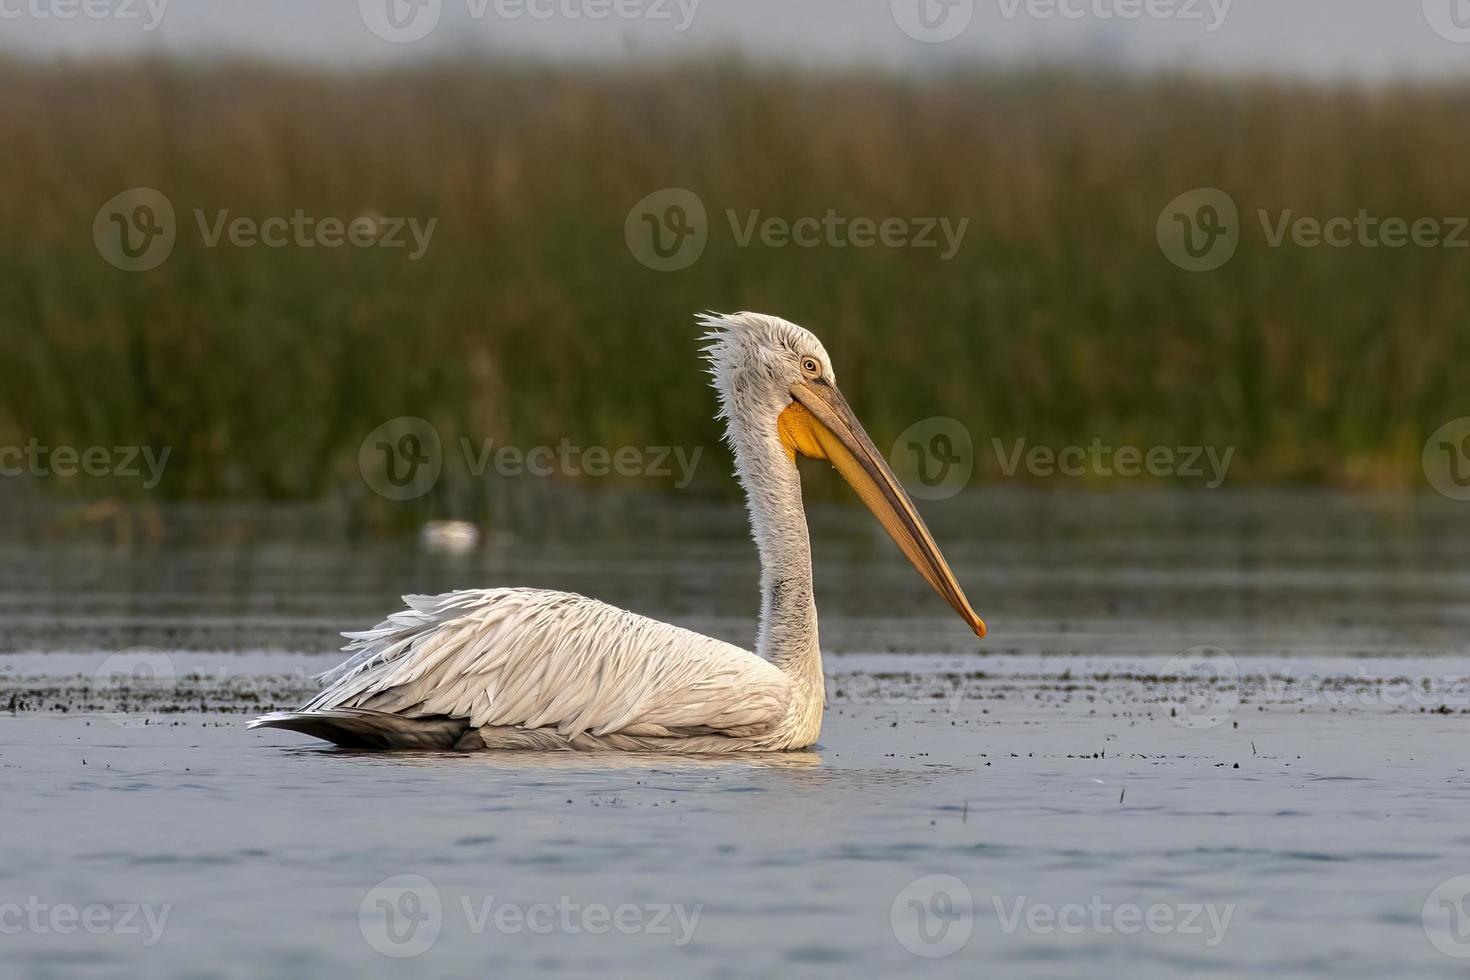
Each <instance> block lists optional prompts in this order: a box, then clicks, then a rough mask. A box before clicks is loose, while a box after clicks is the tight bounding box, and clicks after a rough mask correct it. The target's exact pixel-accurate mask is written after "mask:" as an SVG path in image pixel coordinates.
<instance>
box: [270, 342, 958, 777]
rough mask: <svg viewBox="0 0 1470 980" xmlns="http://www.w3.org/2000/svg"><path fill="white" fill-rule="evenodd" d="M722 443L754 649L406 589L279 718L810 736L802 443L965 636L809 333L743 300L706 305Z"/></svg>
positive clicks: (935, 556) (392, 742)
mask: <svg viewBox="0 0 1470 980" xmlns="http://www.w3.org/2000/svg"><path fill="white" fill-rule="evenodd" d="M703 321H704V323H705V325H706V326H708V327H710V328H711V332H710V333H709V334H707V335H706V339H707V340H709V342H710V344H709V347H708V348H707V349H706V353H707V356H708V357H709V360H710V365H711V372H710V373H711V374H712V376H713V378H714V385H715V389H716V391H717V392H718V394H719V399H720V408H721V415H722V417H723V418H724V419H725V421H726V425H727V431H726V438H727V440H728V441H729V443H730V446H731V449H732V450H733V452H734V456H735V465H736V474H737V476H738V477H739V479H740V482H741V484H742V485H743V486H744V488H745V492H746V500H747V505H748V509H749V512H750V523H751V532H752V535H753V537H754V538H755V542H756V546H757V548H758V550H759V553H760V560H761V593H762V600H761V620H760V628H759V632H758V636H757V641H756V652H755V653H751V652H750V651H747V650H742V649H740V648H739V647H736V646H733V645H731V644H729V643H725V642H723V641H720V640H716V639H712V638H710V637H707V636H702V635H700V634H698V633H694V632H691V631H690V630H686V629H681V628H680V627H677V626H672V625H669V624H667V623H661V622H658V621H656V620H652V619H649V618H647V617H644V616H639V615H637V614H635V613H631V612H627V611H624V610H622V609H617V608H615V607H613V606H609V605H606V604H604V603H601V602H598V601H597V600H595V599H589V598H586V597H584V596H580V595H573V594H570V593H565V592H553V591H547V590H541V589H485V590H471V591H463V592H452V593H449V594H447V595H441V596H412V597H408V598H407V599H406V601H407V603H408V605H409V609H408V610H406V611H404V612H399V613H395V614H394V615H392V616H390V617H389V618H388V619H387V620H386V621H385V622H383V623H381V624H380V625H379V626H378V627H376V628H375V629H372V630H368V631H365V632H362V633H349V634H346V635H347V637H348V638H349V639H350V640H351V641H352V642H351V643H350V644H349V645H348V646H347V648H346V649H347V651H348V652H349V653H351V654H353V655H352V656H351V657H350V658H349V659H348V660H347V661H345V662H344V663H342V664H341V665H340V666H338V667H336V668H335V669H333V670H331V671H329V672H328V673H326V674H324V675H323V676H322V678H321V679H322V681H323V683H324V685H325V687H324V689H323V690H322V692H321V693H320V694H318V695H317V696H316V697H315V698H314V699H313V700H312V701H310V702H309V703H308V704H306V705H305V706H304V707H303V708H302V709H301V710H300V711H293V712H282V713H278V714H272V715H266V716H265V717H263V718H259V719H256V720H255V721H254V722H252V723H251V725H252V727H255V726H266V727H275V728H288V729H292V730H296V731H301V732H305V733H307V734H311V735H315V736H317V737H319V738H324V739H327V740H328V741H332V742H335V743H337V744H339V745H346V746H353V747H361V748H456V749H512V748H532V749H581V750H591V749H621V750H638V751H664V752H691V753H725V752H753V751H785V750H791V749H799V748H803V747H806V746H809V745H811V744H812V743H814V742H815V741H816V739H817V736H818V733H819V732H820V731H821V725H822V707H823V684H822V655H821V648H820V646H819V643H818V638H817V610H816V603H815V601H814V598H813V592H812V570H811V550H810V545H809V542H808V537H807V527H806V517H805V512H804V510H803V508H802V503H801V477H800V474H799V473H798V471H797V467H796V457H797V455H806V456H813V457H816V458H824V459H830V460H831V461H832V462H833V464H834V465H835V466H836V467H837V468H838V470H839V471H840V472H842V474H843V475H844V476H845V477H847V478H848V480H849V481H850V482H852V483H853V484H854V486H855V487H856V488H857V489H858V491H859V494H860V495H861V496H862V497H863V499H864V501H865V502H866V503H867V504H868V506H869V507H870V508H872V509H873V511H874V513H875V514H876V515H877V516H878V517H879V520H880V521H881V522H882V523H883V524H884V526H885V527H886V528H887V529H888V531H889V533H890V534H891V535H893V536H894V539H895V540H896V541H898V543H899V545H900V547H902V548H903V550H904V552H905V553H906V554H907V555H908V556H909V558H910V560H911V561H913V562H914V564H915V566H916V567H918V568H919V571H920V572H921V573H923V574H924V576H925V578H926V579H928V580H929V581H930V583H931V584H933V585H934V587H935V589H936V590H938V591H939V592H940V593H941V595H944V596H945V598H946V599H947V600H948V601H949V602H950V604H951V605H952V606H953V607H954V608H955V609H956V611H958V612H960V614H961V615H962V616H964V617H965V618H966V620H967V621H968V622H969V623H970V624H971V626H972V628H974V630H975V632H976V633H977V634H979V635H984V624H983V623H982V622H981V621H980V618H979V617H978V616H976V615H975V613H974V611H973V610H971V609H970V607H969V604H968V602H967V601H966V600H965V599H964V596H963V594H962V593H961V592H960V590H959V586H958V584H957V583H955V582H954V578H953V576H952V575H951V574H950V572H949V569H948V567H947V566H946V565H945V563H944V559H943V557H942V556H940V555H939V552H938V549H937V547H935V546H934V543H933V539H932V538H930V537H929V534H928V531H927V529H925V528H924V526H923V522H922V520H920V519H919V517H918V514H917V512H915V511H914V510H913V507H912V504H910V503H909V501H908V498H907V497H906V496H905V495H904V494H903V491H902V489H901V488H900V487H899V486H898V483H897V481H896V480H895V479H894V478H893V475H892V473H891V472H889V471H888V468H887V466H886V464H884V463H883V462H882V457H881V456H879V455H878V454H877V451H876V450H875V449H873V447H872V443H871V442H870V441H869V440H868V439H867V436H866V434H864V433H863V432H862V428H861V426H860V425H858V423H857V421H856V419H855V418H853V417H852V415H851V411H850V410H849V409H848V408H847V404H846V402H845V401H844V400H843V399H842V396H841V395H840V394H838V393H837V389H836V387H835V380H834V379H833V377H832V368H831V362H830V360H829V359H828V357H827V353H826V351H825V350H824V349H823V348H822V345H821V344H820V343H819V342H818V341H817V339H816V338H815V337H814V336H812V335H811V334H810V333H809V332H808V331H806V330H804V329H802V328H801V327H798V326H797V325H795V324H793V323H789V322H787V321H785V320H781V319H779V318H776V317H769V316H762V315H759V314H752V313H740V314H734V315H732V316H715V315H709V316H706V317H705V318H703Z"/></svg>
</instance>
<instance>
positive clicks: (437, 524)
mask: <svg viewBox="0 0 1470 980" xmlns="http://www.w3.org/2000/svg"><path fill="white" fill-rule="evenodd" d="M419 544H421V545H422V546H423V548H424V550H425V551H438V552H443V553H445V554H451V555H462V554H464V553H465V552H468V551H474V550H475V548H477V547H479V545H480V529H479V528H478V527H476V526H475V525H473V524H471V523H470V522H469V521H429V522H428V523H427V524H425V525H424V526H423V527H422V528H421V529H420V530H419Z"/></svg>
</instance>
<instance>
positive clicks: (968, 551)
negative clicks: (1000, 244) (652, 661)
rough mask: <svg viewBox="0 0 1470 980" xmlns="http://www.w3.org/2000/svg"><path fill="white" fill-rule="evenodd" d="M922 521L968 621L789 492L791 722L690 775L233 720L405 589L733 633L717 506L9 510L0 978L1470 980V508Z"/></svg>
mask: <svg viewBox="0 0 1470 980" xmlns="http://www.w3.org/2000/svg"><path fill="white" fill-rule="evenodd" d="M924 511H925V513H926V515H927V516H929V517H930V522H931V526H932V527H933V530H934V532H935V536H936V538H937V539H938V540H939V541H940V543H941V545H942V546H943V547H944V549H945V551H946V553H947V555H948V556H949V558H950V559H951V564H952V565H953V566H954V568H955V571H956V574H957V576H958V577H959V579H960V580H961V582H962V583H963V584H964V585H965V587H966V590H967V592H968V593H969V595H970V598H971V600H972V601H973V603H974V605H975V606H976V608H977V609H978V610H979V611H980V612H981V613H982V615H984V616H985V617H986V619H987V621H988V622H989V623H990V626H991V630H992V633H991V638H990V639H989V640H988V641H986V642H985V643H984V644H976V642H975V641H974V639H973V637H970V636H969V634H968V632H967V631H966V630H965V628H964V626H963V624H962V623H960V622H959V621H958V620H957V619H956V618H955V617H954V616H953V615H952V614H951V613H949V611H948V609H947V607H945V606H944V604H943V603H942V602H941V601H940V600H939V599H938V598H936V597H935V596H933V595H932V594H930V593H929V592H928V589H927V586H925V585H924V584H923V582H922V581H921V580H920V579H919V578H918V576H917V575H916V574H915V573H914V572H913V571H912V570H911V569H909V568H908V567H907V565H906V564H905V563H904V562H903V561H902V559H901V558H899V557H898V556H897V554H896V551H895V549H894V548H893V546H892V545H891V543H889V542H888V541H887V539H886V538H885V537H883V536H882V533H881V531H878V530H877V529H876V528H874V527H872V525H871V521H870V520H869V519H868V518H867V517H866V515H864V514H862V513H860V512H855V511H851V510H847V509H843V508H825V507H822V508H817V509H816V510H815V512H814V513H813V516H812V530H813V538H814V547H815V552H816V562H817V577H818V583H817V586H818V603H819V607H820V609H821V622H822V638H823V646H824V649H825V650H827V651H829V656H828V659H827V672H828V675H829V682H828V695H829V711H828V716H827V724H826V726H825V728H824V731H823V736H822V741H821V744H820V745H819V746H818V747H817V748H816V749H815V750H814V751H812V752H809V753H800V754H797V755H795V756H792V757H782V758H776V759H766V760H743V761H742V760H722V761H718V762H703V761H699V760H687V759H648V758H637V757H623V756H606V757H602V756H598V757H586V756H542V755H534V756H533V755H526V756H497V755H488V754H487V755H478V756H443V755H402V756H374V755H362V754H351V753H342V752H337V751H334V750H328V749H321V748H318V747H317V746H316V745H315V744H313V743H310V742H307V741H306V740H305V739H303V738H302V737H299V736H295V735H292V734H290V733H283V732H269V733H248V734H247V733H246V732H244V730H243V728H242V722H243V719H245V718H246V717H248V716H249V715H251V714H254V713H256V712H257V711H260V710H264V709H266V708H269V707H281V706H289V705H292V704H294V703H295V702H296V701H297V700H298V699H300V698H301V697H302V696H303V695H304V694H305V693H306V692H307V691H308V690H309V688H310V680H309V677H310V674H312V673H313V672H315V671H318V670H321V669H323V668H325V667H326V666H330V665H331V664H332V663H334V662H335V659H336V658H335V655H334V654H333V653H332V652H331V651H332V650H333V649H334V648H335V646H336V645H337V643H336V639H335V633H336V632H337V631H338V630H341V629H348V628H358V627H361V626H363V625H365V624H370V623H372V622H375V621H376V620H377V619H378V618H380V617H381V614H382V613H384V612H385V611H388V610H390V609H392V608H393V607H394V605H395V604H396V601H397V600H396V596H398V595H399V594H402V593H405V592H436V591H443V590H448V589H453V588H463V587H479V586H490V585H502V584H519V585H535V586H546V587H555V588H563V589H570V590H574V591H581V592H586V593H589V594H593V595H596V596H598V597H600V598H603V599H606V600H607V601H610V602H614V603H618V604H620V605H625V606H628V607H630V608H634V609H637V610H639V611H641V612H645V613H648V614H651V615H654V616H658V617H660V618H665V619H670V620H673V621H676V622H679V623H681V624H684V625H688V626H691V627H693V628H696V629H700V630H703V631H706V632H709V633H712V634H715V635H718V636H721V637H723V638H726V639H729V640H731V641H734V642H738V643H743V644H748V643H749V642H750V640H751V636H752V633H753V617H754V613H755V607H756V581H757V569H756V566H755V561H754V555H753V551H752V549H751V547H750V545H749V544H748V541H747V539H746V537H745V531H744V525H743V517H742V515H741V513H740V511H739V509H738V508H734V507H730V506H728V505H726V504H723V503H705V504H690V503H689V502H687V501H682V500H679V501H670V500H666V499H662V498H652V499H650V498H646V497H644V498H639V497H627V498H623V497H608V496H606V495H603V496H599V497H597V498H593V499H591V500H588V499H586V498H577V497H567V498H558V499H556V500H554V501H549V502H548V501H544V500H543V501H539V502H526V503H522V504H518V505H517V507H516V508H514V509H513V510H512V511H511V512H509V513H507V514H506V515H505V517H504V519H503V525H500V526H495V527H491V528H490V529H489V531H488V533H487V536H486V540H485V542H484V544H483V545H482V547H481V548H480V549H478V550H476V551H475V552H473V553H471V554H467V555H441V554H430V553H426V552H424V551H423V550H422V549H421V548H420V547H419V546H418V545H417V543H416V542H415V540H414V539H412V538H402V539H393V540H383V539H374V538H371V537H358V536H354V535H353V534H352V533H351V528H350V527H347V526H345V525H344V524H343V523H341V522H339V521H337V520H334V519H333V518H332V517H331V516H330V515H327V514H324V513H321V512H316V511H304V510H301V511H298V510H279V509H277V510H265V509H235V508H232V509H221V508H204V507H182V508H178V509H172V510H167V511H165V512H162V513H159V514H156V515H152V516H149V517H148V518H146V519H134V520H128V519H117V520H113V519H103V520H95V521H79V520H77V519H76V518H75V516H74V515H73V514H72V512H70V511H68V510H66V509H64V508H56V507H54V506H40V505H36V504H28V505H25V506H20V505H17V506H13V507H10V508H7V509H6V511H5V514H4V515H3V516H0V651H4V652H3V653H0V708H5V707H6V706H7V705H8V706H9V708H10V710H8V711H4V712H0V780H3V785H4V790H5V791H4V793H3V794H0V812H3V815H4V827H5V834H4V836H3V839H0V967H3V972H4V974H5V975H17V976H36V977H70V976H78V975H82V976H105V977H115V976H179V977H195V976H198V977H207V976H252V977H259V976H281V977H296V976H312V977H315V976H326V975H332V974H338V973H345V972H349V971H350V972H351V973H354V974H358V975H365V976H379V975H381V976H390V975H391V976H420V975H422V976H463V975H521V974H524V973H528V972H532V971H536V972H540V973H546V974H553V975H554V974H561V973H565V974H569V975H584V974H587V973H590V972H593V971H597V972H599V973H601V974H604V975H607V974H612V975H644V974H650V975H668V974H674V975H712V976H732V977H734V976H746V975H771V974H773V973H778V972H779V973H780V974H787V975H789V974H795V975H802V974H808V973H810V974H832V975H840V976H850V975H853V974H854V972H855V971H858V970H879V969H881V970H884V971H888V972H898V973H902V974H915V975H921V974H933V975H938V976H960V975H964V976H973V975H977V974H982V973H991V974H993V975H1003V976H1037V977H1050V976H1057V975H1066V974H1075V973H1081V972H1084V971H1085V972H1087V973H1089V974H1096V973H1106V974H1114V973H1124V972H1127V973H1130V974H1137V975H1142V976H1168V975H1177V974H1178V973H1180V972H1182V971H1186V970H1189V971H1198V972H1200V973H1203V974H1207V975H1247V974H1250V975H1254V974H1257V973H1261V972H1267V971H1269V972H1272V973H1277V974H1283V975H1316V976H1321V975H1328V974H1331V975H1334V976H1343V975H1348V976H1364V977H1380V976H1386V975H1396V976H1410V975H1431V976H1463V975H1465V974H1466V973H1467V972H1470V900H1467V896H1470V877H1467V878H1461V877H1459V876H1462V875H1470V822H1467V820H1466V815H1467V813H1470V763H1467V761H1466V760H1467V759H1470V754H1467V749H1470V687H1467V682H1466V679H1465V678H1466V675H1467V674H1470V659H1467V653H1470V643H1467V637H1470V550H1467V548H1466V542H1467V531H1470V507H1466V506H1464V505H1459V506H1457V505H1455V504H1453V503H1451V502H1449V501H1444V500H1439V499H1417V500H1404V499H1395V498H1346V497H1339V496H1324V495H1307V494H1284V495H1278V494H1273V495H1244V496H1242V495H1231V494H1224V493H1196V494H1177V495H1170V494H1152V493H1150V494H1144V495H1138V494H1130V495H1117V494H1096V495H1083V496H1079V495H1064V494H1019V493H1016V494H984V495H976V496H969V497H964V498H957V499H955V500H951V501H941V502H936V503H932V504H926V505H925V506H924ZM1200 648H1205V649H1200ZM119 665H121V666H122V667H123V668H124V670H121V671H120V670H119ZM140 665H141V666H142V667H144V668H146V669H145V670H141V671H140V670H137V669H135V668H138V667H139V666H140ZM149 677H151V680H149V679H148V678H149ZM410 954H411V955H410Z"/></svg>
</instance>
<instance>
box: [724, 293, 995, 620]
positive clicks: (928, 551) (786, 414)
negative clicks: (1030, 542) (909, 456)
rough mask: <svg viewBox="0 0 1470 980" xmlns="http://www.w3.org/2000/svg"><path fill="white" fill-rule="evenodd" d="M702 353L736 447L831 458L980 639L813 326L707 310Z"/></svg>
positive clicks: (931, 540)
mask: <svg viewBox="0 0 1470 980" xmlns="http://www.w3.org/2000/svg"><path fill="white" fill-rule="evenodd" d="M699 322H700V323H701V324H702V325H703V326H705V327H707V328H708V329H709V333H707V334H706V335H705V338H704V339H705V340H707V341H708V342H709V344H708V346H707V347H706V348H705V355H706V357H707V358H708V359H709V362H710V374H711V375H712V376H713V378H714V386H715V391H717V392H718V393H719V397H720V415H721V417H722V418H724V419H725V420H726V423H727V424H728V426H729V436H730V440H731V442H732V443H734V444H736V449H737V453H738V452H739V446H740V443H741V442H742V441H745V440H756V441H761V440H772V441H773V442H774V443H776V444H779V445H780V447H781V448H782V449H783V450H784V451H785V453H786V456H787V457H789V458H790V460H791V461H792V463H793V464H794V463H795V461H796V457H797V456H806V457H809V458H811V459H825V460H828V461H829V462H831V463H832V465H833V466H834V467H835V468H836V470H837V472H838V473H840V474H841V475H842V477H843V479H845V480H846V481H847V482H848V483H849V484H851V485H852V488H853V489H854V490H856V491H857V494H858V496H859V497H860V498H861V499H862V501H863V503H864V504H866V505H867V506H868V509H869V510H871V511H872V512H873V516H874V517H876V518H877V519H878V523H879V524H881V525H882V526H883V529H884V530H885V531H887V532H888V535H889V536H890V537H891V538H893V540H894V541H895V542H897V544H898V547H899V548H900V549H901V550H902V551H903V553H904V555H905V556H907V558H908V560H909V561H910V562H912V563H913V565H914V567H915V568H917V569H918V570H919V574H920V575H922V576H924V579H925V581H927V582H928V583H929V584H930V585H931V586H933V587H934V591H936V592H938V593H939V594H940V596H942V597H943V598H944V600H945V601H946V602H948V603H949V604H950V607H951V608H953V609H954V611H955V612H957V613H959V614H960V617H961V618H962V619H964V621H965V622H966V623H968V624H969V626H970V628H971V629H972V630H974V632H975V635H976V636H984V635H985V622H984V621H983V620H982V619H981V618H980V617H979V616H978V615H977V614H976V613H975V610H973V609H971V608H970V603H969V600H967V599H966V598H965V593H964V592H963V591H962V590H961V589H960V585H959V583H958V582H957V581H955V577H954V573H953V572H951V571H950V570H949V564H948V563H947V562H946V561H945V560H944V555H942V554H941V553H940V551H939V546H938V545H936V544H935V543H934V538H933V536H932V535H930V533H929V529H928V528H927V527H925V526H924V520H923V518H921V517H920V516H919V512H918V511H917V510H915V509H914V504H913V501H911V500H910V499H909V496H908V494H907V493H905V492H904V489H903V485H902V484H901V483H899V482H898V478H897V477H895V476H894V475H893V471H892V470H891V469H889V467H888V463H887V461H886V460H885V459H884V458H883V454H882V453H880V452H878V450H877V448H876V447H875V446H874V445H873V441H872V440H871V439H869V438H868V434H867V433H866V432H865V431H863V427H862V424H861V423H860V422H858V420H857V417H856V416H855V415H853V412H852V409H851V408H850V407H848V404H847V399H845V398H843V397H842V392H840V391H839V390H838V389H837V376H836V374H835V372H834V371H833V370H832V360H831V358H829V357H828V356H827V350H826V348H825V347H823V346H822V342H821V341H819V340H818V339H817V338H816V337H815V336H814V335H813V334H812V333H811V331H809V330H806V329H804V328H802V327H799V326H797V325H796V324H794V323H791V322H789V321H787V320H782V319H781V318H780V317H774V316H766V315H764V314H761V313H732V314H728V315H724V314H716V313H706V314H704V315H702V316H700V318H699Z"/></svg>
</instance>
